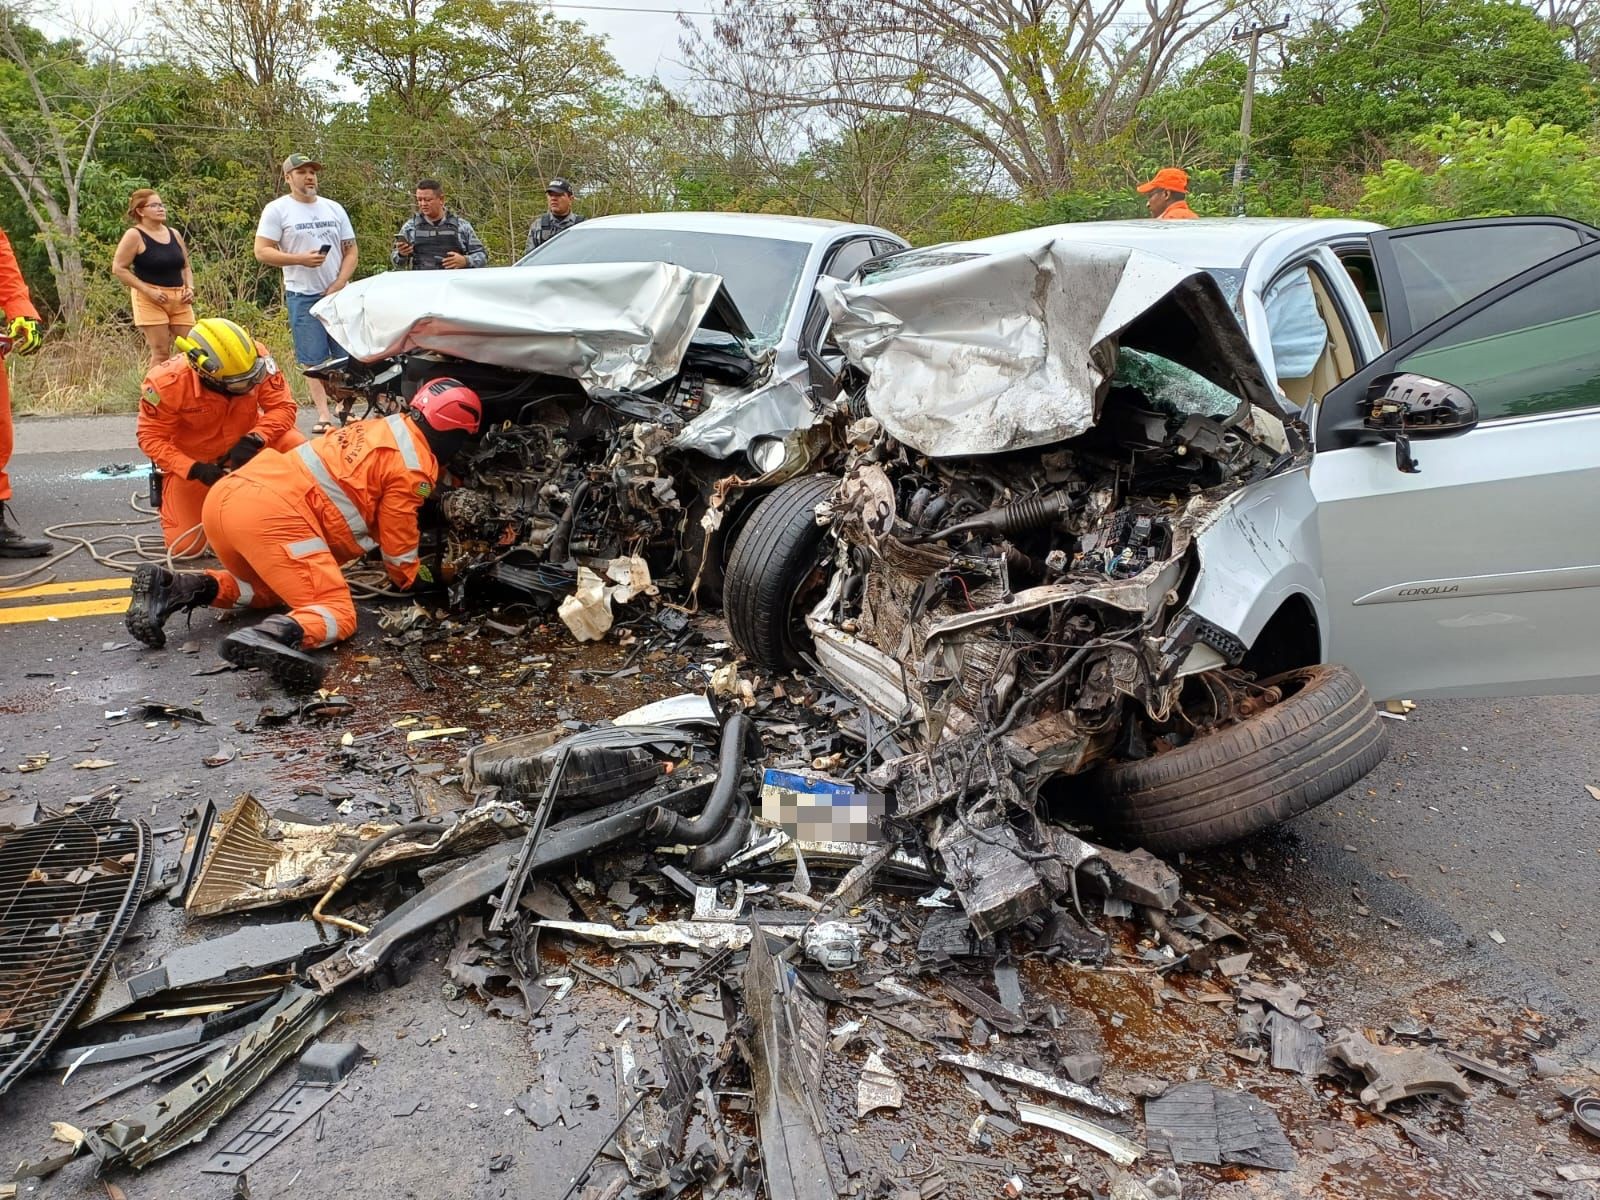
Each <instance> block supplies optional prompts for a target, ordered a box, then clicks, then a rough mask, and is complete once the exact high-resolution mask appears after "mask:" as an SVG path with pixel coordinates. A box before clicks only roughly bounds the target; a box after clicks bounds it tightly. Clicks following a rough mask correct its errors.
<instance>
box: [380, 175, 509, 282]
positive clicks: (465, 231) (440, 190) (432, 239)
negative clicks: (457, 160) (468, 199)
mask: <svg viewBox="0 0 1600 1200" xmlns="http://www.w3.org/2000/svg"><path fill="white" fill-rule="evenodd" d="M415 199H416V202H417V211H416V213H415V214H413V215H412V216H411V217H409V218H408V219H407V220H406V222H405V224H404V225H402V226H400V232H399V233H397V234H395V235H394V247H393V249H392V250H391V251H390V252H389V263H390V265H391V266H395V267H409V268H410V269H411V270H413V271H459V270H462V269H463V268H467V267H482V266H485V265H487V264H488V262H489V251H488V250H487V249H486V248H485V247H484V244H483V242H482V241H480V240H479V238H478V234H477V231H476V230H474V229H473V228H472V222H470V221H468V220H467V219H466V218H465V217H463V216H462V215H461V214H460V213H458V212H456V211H455V210H454V209H452V208H450V207H448V206H447V205H446V204H445V202H444V185H443V184H441V183H440V182H439V181H438V180H437V179H424V180H421V181H420V182H418V184H417V190H416V196H415Z"/></svg>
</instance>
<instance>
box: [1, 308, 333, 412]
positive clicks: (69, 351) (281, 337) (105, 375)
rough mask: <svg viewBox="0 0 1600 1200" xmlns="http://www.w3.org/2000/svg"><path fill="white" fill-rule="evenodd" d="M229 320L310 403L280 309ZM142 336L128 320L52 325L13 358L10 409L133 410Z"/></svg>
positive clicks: (143, 367)
mask: <svg viewBox="0 0 1600 1200" xmlns="http://www.w3.org/2000/svg"><path fill="white" fill-rule="evenodd" d="M230 315H232V316H233V319H234V320H236V321H239V323H240V324H242V325H244V327H245V328H246V329H248V330H250V331H251V332H252V333H253V334H255V336H256V337H257V338H259V339H260V340H261V341H263V342H265V343H266V344H267V348H268V349H269V350H271V351H272V354H273V357H275V358H276V359H277V360H278V363H279V365H280V366H281V367H283V368H284V374H285V375H286V376H287V378H288V380H289V386H290V389H291V390H292V391H293V392H294V396H295V399H296V400H297V401H298V402H299V403H301V404H302V405H303V404H308V403H309V402H310V398H309V396H308V394H307V392H306V385H305V380H304V379H302V378H301V377H300V372H299V370H298V369H296V367H295V365H294V349H293V343H292V342H291V340H290V338H289V325H288V320H287V317H286V314H285V313H284V310H283V309H281V308H274V309H271V310H268V311H267V312H264V313H263V312H257V313H255V314H253V315H254V317H255V319H254V320H250V319H248V315H247V314H230ZM148 364H149V355H148V351H147V350H146V348H145V343H144V338H143V337H141V336H140V334H139V332H138V330H136V329H135V328H134V327H133V326H132V325H130V324H128V323H127V322H126V321H109V320H108V321H100V322H93V323H89V324H85V325H84V326H83V327H82V328H79V329H75V330H71V331H62V330H61V329H59V328H56V329H51V330H50V331H49V332H48V333H47V334H46V336H45V343H44V345H43V346H42V347H40V349H39V352H38V353H37V354H33V355H30V356H28V357H27V358H20V357H11V358H8V359H7V360H6V366H7V367H9V368H10V371H11V408H12V411H13V412H14V413H16V414H17V415H19V416H39V417H67V416H93V415H96V414H100V413H131V412H135V411H137V409H138V407H139V387H140V385H141V384H142V383H143V381H144V376H145V372H146V371H147V370H148V369H149V365H148Z"/></svg>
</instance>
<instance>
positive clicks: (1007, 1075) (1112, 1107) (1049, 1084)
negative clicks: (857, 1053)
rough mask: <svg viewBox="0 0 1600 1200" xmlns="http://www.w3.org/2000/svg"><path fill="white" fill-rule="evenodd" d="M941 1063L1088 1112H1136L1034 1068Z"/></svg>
mask: <svg viewBox="0 0 1600 1200" xmlns="http://www.w3.org/2000/svg"><path fill="white" fill-rule="evenodd" d="M939 1061H940V1062H942V1063H947V1064H949V1065H950V1066H952V1067H959V1068H961V1069H963V1070H969V1071H980V1072H982V1073H983V1074H985V1075H993V1076H994V1077H995V1078H996V1079H1004V1080H1005V1081H1006V1082H1008V1083H1018V1084H1021V1085H1022V1086H1023V1087H1030V1088H1033V1089H1034V1090H1035V1091H1039V1092H1048V1093H1049V1094H1050V1095H1052V1096H1060V1097H1061V1098H1062V1099H1063V1100H1071V1101H1072V1102H1073V1103H1074V1104H1082V1105H1084V1106H1085V1107H1086V1108H1093V1109H1096V1110H1097V1111H1099V1112H1103V1113H1110V1114H1111V1115H1112V1116H1119V1117H1120V1116H1123V1115H1125V1114H1126V1113H1128V1112H1130V1111H1132V1106H1131V1105H1130V1104H1128V1103H1127V1101H1125V1100H1118V1099H1116V1098H1115V1097H1112V1096H1105V1095H1102V1094H1101V1093H1099V1092H1097V1091H1095V1090H1094V1089H1093V1088H1088V1087H1084V1086H1083V1085H1082V1084H1081V1083H1073V1082H1071V1081H1070V1080H1066V1079H1057V1078H1056V1077H1055V1076H1054V1075H1046V1074H1045V1073H1044V1072H1043V1071H1036V1070H1034V1069H1033V1068H1032V1067H1024V1066H1019V1065H1018V1064H1016V1063H1009V1062H1003V1061H1001V1060H999V1059H989V1058H984V1057H982V1056H981V1055H977V1054H941V1055H940V1056H939Z"/></svg>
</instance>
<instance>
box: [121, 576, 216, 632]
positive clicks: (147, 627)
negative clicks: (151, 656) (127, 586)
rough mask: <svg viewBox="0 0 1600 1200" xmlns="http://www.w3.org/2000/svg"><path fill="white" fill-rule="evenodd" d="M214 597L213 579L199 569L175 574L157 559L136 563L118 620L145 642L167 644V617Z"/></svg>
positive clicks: (189, 609)
mask: <svg viewBox="0 0 1600 1200" xmlns="http://www.w3.org/2000/svg"><path fill="white" fill-rule="evenodd" d="M216 598H217V581H216V580H215V579H213V578H211V576H209V575H207V574H206V573H205V572H203V571H184V572H182V573H181V574H175V573H173V572H172V571H169V570H167V569H166V568H165V567H163V566H161V565H159V564H158V563H140V564H139V567H138V569H137V570H135V571H134V573H133V600H132V602H131V603H129V605H128V611H127V612H126V613H125V614H123V617H122V623H123V624H124V625H126V626H127V627H128V632H129V633H131V634H133V636H134V637H136V638H138V639H139V640H140V641H141V642H143V643H144V644H145V645H146V646H149V647H151V648H152V649H155V650H159V649H160V648H161V647H162V646H165V645H166V644H167V634H166V628H165V626H166V624H167V618H168V617H170V616H171V615H172V614H173V613H175V612H190V611H192V610H193V609H196V608H199V607H200V606H201V605H203V604H210V603H211V602H212V601H213V600H215V599H216Z"/></svg>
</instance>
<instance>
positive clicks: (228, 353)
mask: <svg viewBox="0 0 1600 1200" xmlns="http://www.w3.org/2000/svg"><path fill="white" fill-rule="evenodd" d="M173 344H174V345H176V346H177V348H178V349H179V350H181V351H182V352H183V355H184V357H185V358H187V359H188V360H189V363H190V365H191V366H193V367H194V369H195V370H196V371H197V372H199V375H200V379H201V382H203V383H204V384H205V385H206V386H207V387H210V388H214V389H215V390H217V391H219V392H227V393H229V394H230V395H234V396H240V395H243V394H244V393H245V392H248V391H249V390H250V389H251V388H253V387H255V386H256V384H258V383H260V382H261V381H262V380H263V379H265V378H266V377H267V376H268V375H269V374H270V373H271V371H272V360H271V359H270V358H268V357H267V356H266V355H264V354H262V353H261V352H260V351H259V350H257V349H256V341H255V339H254V338H253V337H251V336H250V335H249V334H248V333H246V332H245V331H244V328H243V327H242V326H240V325H239V324H238V323H236V322H234V321H229V320H227V319H226V318H224V317H207V318H205V319H204V320H203V321H200V322H198V323H197V324H196V325H195V327H194V328H193V329H191V330H190V331H189V333H188V335H187V336H184V337H179V338H175V339H174V341H173Z"/></svg>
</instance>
